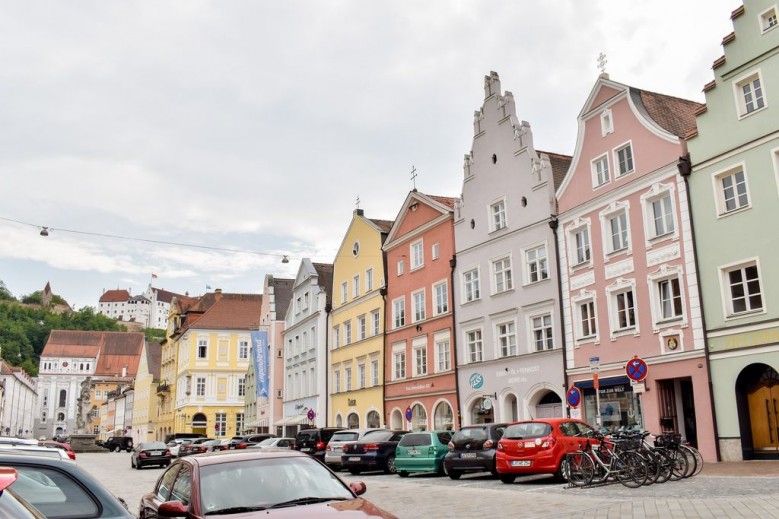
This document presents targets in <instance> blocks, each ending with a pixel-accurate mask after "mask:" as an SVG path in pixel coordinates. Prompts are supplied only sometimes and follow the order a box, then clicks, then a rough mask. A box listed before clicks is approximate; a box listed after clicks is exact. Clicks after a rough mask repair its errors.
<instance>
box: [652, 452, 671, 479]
mask: <svg viewBox="0 0 779 519" xmlns="http://www.w3.org/2000/svg"><path fill="white" fill-rule="evenodd" d="M654 452H655V455H657V457H658V460H659V461H658V463H659V465H660V474H659V475H658V477H657V481H656V483H665V482H666V481H668V480H669V479H671V473H672V471H673V465H674V464H673V460H672V459H671V456H670V453H669V452H668V451H667V450H665V449H663V448H656V449H655V451H654Z"/></svg>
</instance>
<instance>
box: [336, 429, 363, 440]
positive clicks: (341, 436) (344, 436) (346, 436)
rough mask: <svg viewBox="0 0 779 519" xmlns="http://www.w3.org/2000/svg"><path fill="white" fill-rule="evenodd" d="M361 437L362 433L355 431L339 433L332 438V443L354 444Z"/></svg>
mask: <svg viewBox="0 0 779 519" xmlns="http://www.w3.org/2000/svg"><path fill="white" fill-rule="evenodd" d="M359 437H360V433H358V432H353V431H344V432H337V433H335V434H334V435H333V437H332V438H330V441H331V442H353V441H354V440H357V439H358V438H359Z"/></svg>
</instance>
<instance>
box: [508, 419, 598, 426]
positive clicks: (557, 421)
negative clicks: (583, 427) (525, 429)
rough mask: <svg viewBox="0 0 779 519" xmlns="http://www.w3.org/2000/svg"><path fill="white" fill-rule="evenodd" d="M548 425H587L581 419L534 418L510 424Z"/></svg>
mask: <svg viewBox="0 0 779 519" xmlns="http://www.w3.org/2000/svg"><path fill="white" fill-rule="evenodd" d="M539 422H540V423H548V424H551V425H557V424H561V423H564V422H578V423H584V424H586V423H587V422H585V421H584V420H580V419H579V418H559V417H557V418H534V419H533V420H519V421H517V422H513V423H510V424H509V425H517V424H522V423H539ZM588 425H589V424H588Z"/></svg>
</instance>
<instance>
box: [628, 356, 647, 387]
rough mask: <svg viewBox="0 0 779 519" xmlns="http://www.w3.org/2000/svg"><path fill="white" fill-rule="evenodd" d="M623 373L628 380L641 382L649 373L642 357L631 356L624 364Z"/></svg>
mask: <svg viewBox="0 0 779 519" xmlns="http://www.w3.org/2000/svg"><path fill="white" fill-rule="evenodd" d="M625 374H626V375H627V376H628V378H629V379H630V380H635V381H636V382H641V381H642V380H644V379H645V378H646V376H647V375H648V374H649V366H647V365H646V362H645V361H644V359H641V358H639V357H633V358H632V359H630V360H629V361H628V363H627V365H626V366H625Z"/></svg>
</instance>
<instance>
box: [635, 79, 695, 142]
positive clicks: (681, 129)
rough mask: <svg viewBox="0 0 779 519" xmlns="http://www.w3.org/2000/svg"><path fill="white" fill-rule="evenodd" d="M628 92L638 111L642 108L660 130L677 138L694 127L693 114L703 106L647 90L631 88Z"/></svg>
mask: <svg viewBox="0 0 779 519" xmlns="http://www.w3.org/2000/svg"><path fill="white" fill-rule="evenodd" d="M630 91H631V96H632V98H633V100H634V102H636V105H637V107H638V108H639V109H642V108H643V109H644V110H645V111H646V114H647V115H648V116H649V117H650V118H651V119H652V120H653V121H655V122H656V123H657V124H658V125H659V126H660V127H661V128H663V129H665V130H666V131H669V132H671V133H672V134H674V135H676V136H677V137H682V138H684V136H685V135H687V134H688V133H689V132H690V130H692V129H693V128H695V127H696V125H695V112H696V110H699V109H700V108H701V107H702V106H705V105H702V104H701V103H696V102H695V101H689V100H687V99H681V98H679V97H673V96H669V95H665V94H658V93H656V92H649V91H648V90H639V89H637V88H632V87H631V89H630Z"/></svg>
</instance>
